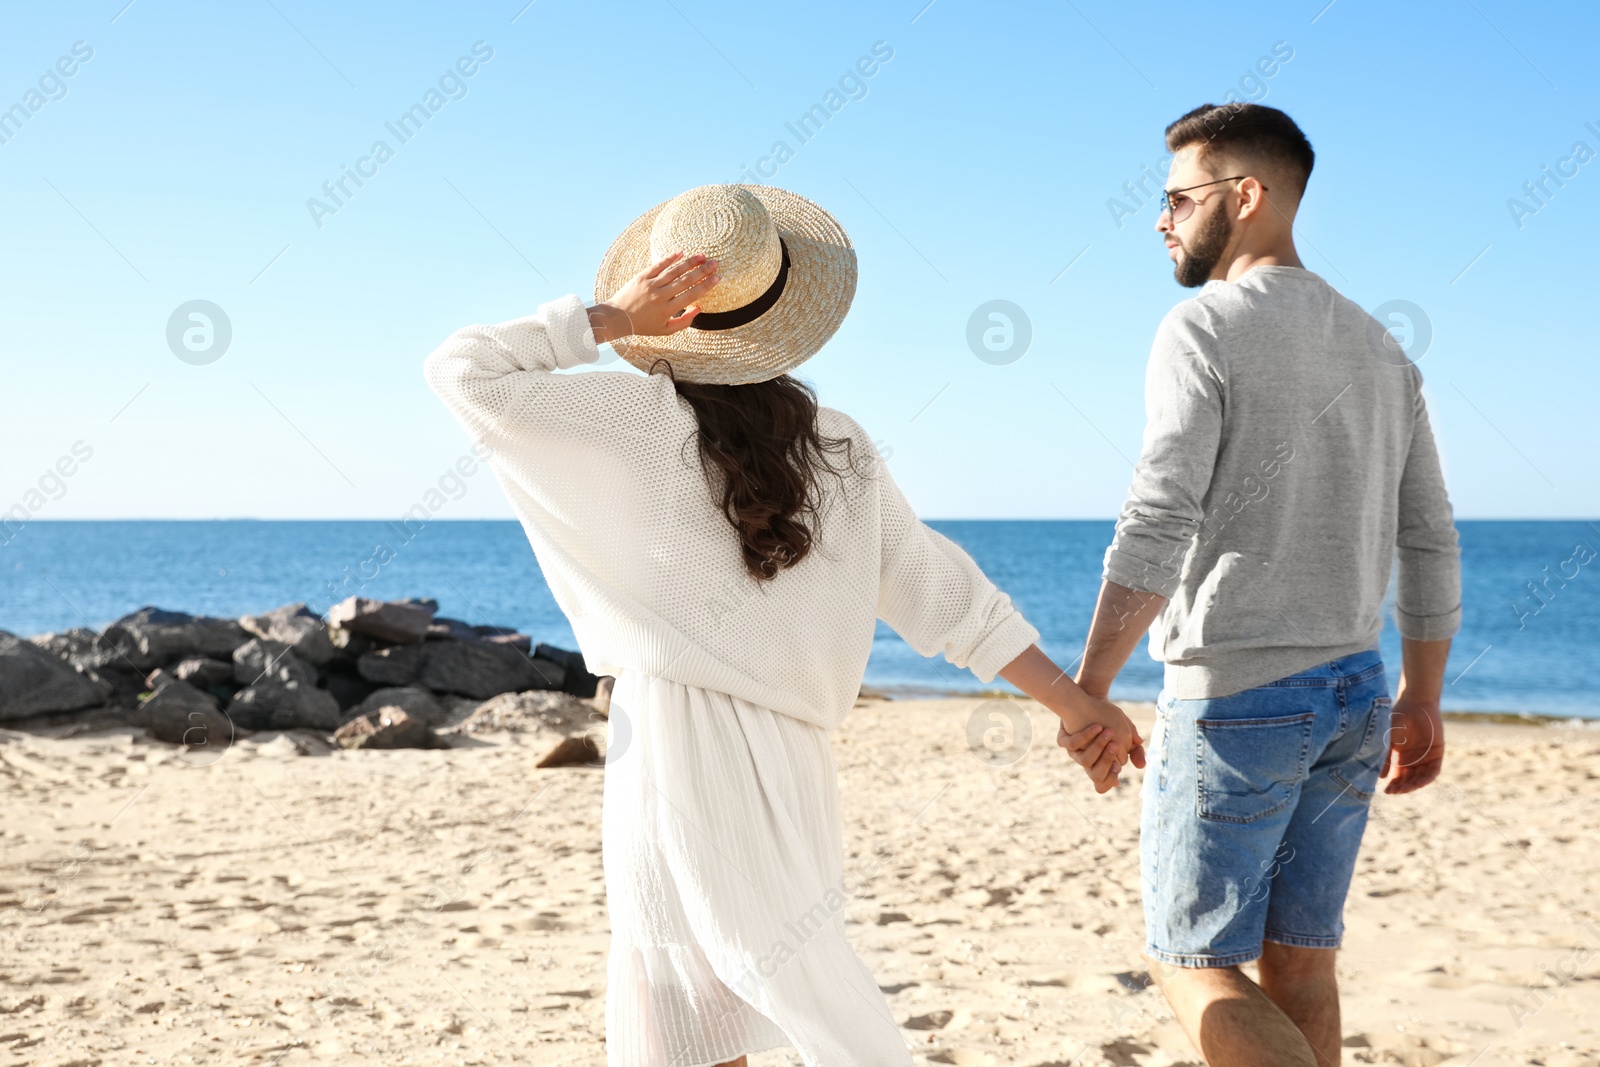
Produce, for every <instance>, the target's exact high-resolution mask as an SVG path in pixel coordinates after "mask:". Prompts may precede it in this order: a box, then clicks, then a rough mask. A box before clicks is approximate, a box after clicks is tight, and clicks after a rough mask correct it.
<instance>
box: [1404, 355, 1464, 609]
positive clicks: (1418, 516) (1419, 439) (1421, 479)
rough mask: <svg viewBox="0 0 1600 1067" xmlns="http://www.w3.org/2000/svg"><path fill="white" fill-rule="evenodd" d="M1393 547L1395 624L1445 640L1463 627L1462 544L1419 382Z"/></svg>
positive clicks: (1419, 382)
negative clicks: (1396, 580) (1397, 564)
mask: <svg viewBox="0 0 1600 1067" xmlns="http://www.w3.org/2000/svg"><path fill="white" fill-rule="evenodd" d="M1395 546H1396V549H1397V551H1398V553H1399V558H1400V575H1399V583H1398V587H1397V589H1396V593H1395V606H1394V615H1395V625H1396V626H1397V627H1398V628H1399V630H1400V636H1402V637H1409V638H1411V639H1412V640H1414V641H1443V640H1444V639H1445V638H1447V637H1454V636H1455V634H1456V631H1457V630H1459V629H1460V628H1461V549H1460V546H1459V542H1458V539H1457V536H1456V527H1455V521H1454V513H1453V511H1452V509H1451V507H1450V497H1449V495H1448V494H1447V493H1446V492H1445V485H1444V472H1443V471H1442V470H1441V468H1440V465H1439V450H1438V448H1437V447H1436V446H1435V445H1434V441H1433V428H1432V426H1431V425H1430V423H1429V421H1428V406H1427V403H1426V402H1425V401H1424V400H1423V398H1422V386H1421V381H1420V377H1419V380H1418V382H1417V393H1416V400H1415V420H1414V422H1413V424H1412V430H1411V450H1410V452H1409V453H1408V454H1407V456H1406V465H1405V469H1404V470H1403V471H1402V472H1401V475H1400V506H1399V522H1398V526H1397V530H1396V533H1395Z"/></svg>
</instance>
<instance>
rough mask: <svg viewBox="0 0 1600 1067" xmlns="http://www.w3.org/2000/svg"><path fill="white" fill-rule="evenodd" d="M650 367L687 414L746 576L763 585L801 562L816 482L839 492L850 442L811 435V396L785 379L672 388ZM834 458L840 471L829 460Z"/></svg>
mask: <svg viewBox="0 0 1600 1067" xmlns="http://www.w3.org/2000/svg"><path fill="white" fill-rule="evenodd" d="M656 367H658V368H659V367H664V368H665V369H666V371H667V374H668V375H669V376H670V377H671V378H672V384H673V387H674V388H676V389H677V391H678V395H679V396H681V397H682V398H683V399H684V400H686V401H688V403H689V406H690V407H691V408H693V409H694V414H695V420H696V421H697V423H698V424H699V429H698V431H697V432H696V433H695V434H694V438H693V439H694V440H695V441H697V442H698V444H699V452H700V466H701V469H702V470H704V471H705V474H706V478H707V479H708V480H709V482H710V484H711V486H712V489H713V492H715V491H716V489H717V488H719V487H720V489H721V493H722V513H723V514H724V515H726V516H727V518H728V522H729V523H730V524H732V526H733V528H734V529H735V530H736V531H738V534H739V549H740V552H741V553H742V554H743V557H744V566H745V570H747V571H748V572H749V573H750V575H751V576H752V577H754V578H756V579H758V580H760V581H767V580H770V579H772V578H775V577H777V575H778V572H779V571H780V570H783V569H785V568H788V567H793V566H794V565H795V564H797V563H799V562H800V561H801V560H803V559H805V558H806V555H807V554H808V553H809V552H810V551H811V549H812V546H813V539H814V530H813V527H812V523H813V522H814V521H815V519H816V518H817V515H818V508H819V507H820V505H821V501H822V494H821V488H822V487H821V484H820V482H821V478H820V475H821V474H822V472H824V471H827V472H829V473H832V474H833V475H835V476H836V477H838V478H839V479H840V483H841V486H842V484H843V471H845V470H850V469H852V468H853V467H854V465H855V458H856V457H855V449H854V442H853V441H851V439H850V438H848V437H824V436H823V435H822V433H821V431H819V430H818V428H817V395H816V393H815V391H813V390H812V388H811V387H810V386H809V385H807V384H806V383H805V382H802V381H800V380H799V379H798V378H791V377H790V376H789V375H787V374H784V375H780V376H779V377H777V378H772V379H769V380H767V381H764V382H755V383H751V384H748V385H707V384H704V383H700V382H680V381H678V380H677V376H676V375H674V374H672V368H671V366H670V365H669V364H667V363H666V361H665V360H662V361H659V362H658V363H657V364H656ZM684 443H685V445H687V444H688V442H687V441H686V442H684ZM840 452H842V453H843V454H844V467H843V468H838V467H835V466H834V464H833V461H832V458H831V457H832V456H834V455H836V454H838V453H840Z"/></svg>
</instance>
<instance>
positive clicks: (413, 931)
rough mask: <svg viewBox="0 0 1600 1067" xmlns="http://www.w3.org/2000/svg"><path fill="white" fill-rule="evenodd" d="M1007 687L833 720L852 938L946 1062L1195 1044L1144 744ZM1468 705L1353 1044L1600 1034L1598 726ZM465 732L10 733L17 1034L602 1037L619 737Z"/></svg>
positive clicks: (1354, 937)
mask: <svg viewBox="0 0 1600 1067" xmlns="http://www.w3.org/2000/svg"><path fill="white" fill-rule="evenodd" d="M980 704H982V701H981V700H980V699H940V700H926V701H884V700H878V699H867V700H863V701H861V702H860V703H859V705H858V706H857V708H856V709H855V711H854V713H853V714H852V715H851V717H850V718H849V719H848V720H847V722H846V724H845V725H844V727H843V728H842V729H841V730H840V731H839V733H838V735H837V737H836V754H837V759H838V766H839V776H840V780H841V785H842V789H843V795H844V804H843V809H844V815H845V842H846V850H847V858H846V867H847V870H848V871H849V872H850V873H851V876H852V881H853V882H854V883H855V884H859V885H860V886H862V889H861V891H860V892H859V893H858V894H857V895H856V896H855V897H854V898H853V899H851V900H850V902H849V904H848V910H847V912H846V914H847V918H848V922H849V926H850V930H851V937H852V940H853V941H854V943H855V944H856V946H857V947H858V949H859V950H860V952H861V953H862V955H863V957H864V958H865V959H866V960H867V962H868V964H869V966H870V967H871V968H872V969H873V971H874V972H875V973H876V975H877V977H878V980H879V982H880V984H881V985H882V987H883V989H884V991H885V993H886V994H887V996H888V1000H889V1003H890V1004H891V1005H892V1007H893V1009H894V1012H895V1014H896V1017H897V1018H898V1019H899V1020H900V1021H901V1023H902V1025H903V1026H904V1028H905V1033H906V1035H907V1036H908V1038H910V1039H911V1040H912V1041H913V1042H914V1043H915V1047H916V1048H917V1049H918V1050H919V1051H918V1055H919V1057H920V1058H919V1060H918V1062H919V1063H920V1062H926V1063H940V1064H957V1065H961V1067H976V1065H1005V1064H1017V1065H1022V1067H1067V1065H1069V1064H1070V1065H1074V1067H1096V1065H1139V1067H1166V1065H1174V1064H1194V1063H1198V1062H1199V1061H1198V1057H1197V1056H1196V1055H1195V1054H1194V1053H1192V1052H1191V1051H1190V1050H1189V1048H1188V1044H1187V1041H1186V1040H1185V1038H1184V1037H1183V1035H1182V1033H1181V1032H1180V1031H1179V1030H1178V1029H1177V1027H1176V1025H1175V1023H1174V1022H1173V1021H1172V1017H1171V1015H1170V1013H1169V1012H1168V1011H1167V1010H1166V1007H1165V1003H1164V1002H1163V1000H1162V999H1161V996H1160V993H1159V992H1158V991H1156V990H1155V989H1153V988H1147V986H1146V981H1147V977H1146V975H1145V972H1144V967H1143V965H1142V963H1141V960H1140V955H1139V948H1140V944H1141V936H1140V935H1141V921H1140V913H1139V892H1138V874H1137V872H1138V867H1137V853H1136V849H1137V813H1138V793H1137V784H1138V772H1134V774H1133V775H1132V777H1131V778H1130V779H1128V780H1127V782H1126V784H1125V785H1124V786H1123V788H1121V789H1120V790H1119V791H1118V792H1117V793H1115V794H1113V795H1109V796H1105V797H1097V796H1095V795H1094V793H1093V792H1092V790H1091V789H1090V788H1089V786H1088V783H1087V782H1086V781H1085V780H1084V779H1083V777H1082V775H1081V773H1080V772H1079V771H1078V770H1077V769H1076V768H1075V767H1073V766H1072V765H1071V764H1070V763H1069V762H1068V760H1067V759H1066V757H1065V754H1064V753H1062V752H1061V751H1060V750H1058V749H1056V748H1055V747H1054V726H1053V723H1054V720H1053V718H1051V717H1050V716H1049V715H1048V714H1047V713H1045V712H1044V711H1043V710H1042V709H1040V708H1039V707H1037V706H1036V705H1033V704H1031V703H1027V702H1017V703H1015V704H1010V703H1008V704H1007V705H1005V706H1006V707H1010V708H1013V709H1025V710H1026V711H1027V713H1028V714H1027V721H1028V722H1029V723H1030V724H1031V731H1032V734H1033V736H1032V739H1031V743H1027V739H1026V738H1018V739H1016V742H1015V744H1014V751H1012V752H1010V753H1009V754H1007V755H1005V756H1002V757H1000V758H999V759H995V758H991V759H990V760H985V759H982V758H980V757H979V756H978V755H977V754H975V753H974V751H973V750H972V747H971V746H970V745H969V742H968V737H969V724H971V722H972V720H973V717H974V711H975V710H976V709H979V706H980ZM988 710H991V709H984V712H986V711H988ZM1130 712H1132V713H1133V714H1134V715H1135V718H1136V719H1138V720H1139V721H1141V723H1143V724H1145V725H1148V723H1149V720H1150V717H1151V709H1150V708H1149V707H1139V706H1130ZM994 721H995V722H1000V721H1002V720H994ZM988 724H989V720H988V719H987V716H986V715H985V714H983V713H980V715H979V732H981V730H982V729H985V728H987V726H988ZM1450 729H1451V733H1450V740H1451V744H1452V749H1451V753H1450V756H1449V761H1448V764H1447V768H1446V772H1445V777H1444V779H1443V780H1442V781H1441V783H1440V784H1438V785H1436V786H1434V787H1432V788H1430V789H1427V790H1425V791H1424V792H1422V793H1420V794H1416V795H1413V796H1409V797H1401V798H1388V797H1382V796H1380V797H1379V798H1378V800H1377V801H1376V802H1375V808H1374V815H1373V821H1372V825H1371V828H1370V829H1369V831H1368V836H1367V845H1366V848H1365V850H1364V853H1363V856H1362V860H1361V863H1360V866H1359V868H1358V871H1357V874H1356V882H1355V886H1354V888H1353V890H1352V892H1351V897H1350V903H1349V907H1348V909H1347V923H1348V927H1349V929H1348V933H1347V937H1346V945H1345V952H1344V954H1343V958H1342V964H1341V974H1342V978H1343V983H1344V990H1345V1031H1346V1033H1347V1035H1348V1038H1347V1040H1346V1045H1347V1050H1346V1051H1347V1056H1346V1062H1353V1063H1395V1064H1408V1065H1421V1067H1434V1065H1440V1064H1459V1065H1463V1067H1464V1065H1467V1064H1476V1065H1478V1067H1491V1065H1502V1064H1505V1065H1511V1064H1515V1065H1526V1064H1542V1065H1545V1067H1579V1065H1592V1064H1597V1063H1600V1051H1597V1050H1600V1032H1597V1031H1600V906H1597V905H1596V903H1595V900H1596V894H1597V891H1600V864H1596V862H1595V846H1596V843H1597V838H1596V832H1595V825H1596V822H1597V816H1600V790H1597V788H1596V786H1597V783H1596V778H1597V776H1600V728H1596V727H1594V726H1592V725H1591V726H1584V727H1580V726H1571V725H1564V724H1559V723H1557V724H1549V725H1505V724H1498V723H1491V722H1482V721H1461V720H1456V721H1452V722H1451V724H1450ZM992 740H993V738H991V741H992ZM1009 741H1010V739H1007V738H1002V739H1001V741H1000V743H999V744H998V745H996V744H991V746H990V749H985V750H984V751H990V750H991V749H994V748H1003V747H1004V746H1005V744H1007V743H1008V742H1009ZM468 744H470V746H471V747H460V748H453V749H449V750H439V751H415V750H402V751H343V750H338V749H332V748H330V747H329V746H328V745H327V744H326V743H324V742H321V741H319V740H318V739H317V738H316V737H315V735H312V734H309V733H303V732H293V733H265V734H256V735H254V736H252V737H249V738H247V739H244V740H242V741H241V742H240V743H238V744H237V745H235V746H234V748H233V749H232V750H230V751H228V752H227V753H226V754H224V755H222V757H221V758H219V759H215V760H204V759H202V760H196V759H193V758H192V757H191V758H187V759H186V758H185V757H184V756H183V755H182V750H181V749H178V748H176V747H174V746H171V745H167V744H163V743H160V742H156V741H153V740H150V739H149V738H147V737H145V736H144V735H143V734H142V733H141V732H140V731H138V730H136V729H133V728H130V727H115V726H110V725H107V726H102V727H92V728H88V729H85V728H84V727H83V726H82V725H81V724H80V725H72V724H65V723H62V724H56V725H54V726H50V727H37V726H36V727H32V728H25V729H10V730H5V731H0V785H3V789H4V810H5V813H6V816H5V819H4V822H3V826H0V834H3V837H0V840H3V842H4V849H3V852H0V872H3V873H0V913H3V914H4V924H3V927H0V929H3V934H4V937H5V939H6V951H5V952H4V954H3V955H0V959H3V960H4V961H5V962H4V973H3V979H4V988H3V989H0V1046H3V1047H4V1049H5V1054H4V1055H5V1059H4V1060H3V1062H4V1063H5V1064H9V1065H17V1067H20V1065H23V1064H28V1065H34V1064H37V1065H41V1067H43V1065H50V1067H67V1065H76V1067H88V1065H94V1064H105V1065H122V1064H145V1063H152V1064H155V1063H219V1064H222V1063H240V1064H281V1065H284V1067H293V1065H295V1064H303V1063H313V1062H325V1061H345V1062H350V1061H355V1062H363V1063H375V1064H384V1065H402V1064H512V1063H516V1064H525V1065H526V1064H533V1065H552V1067H554V1065H574V1067H582V1065H597V1064H603V1063H604V1062H605V1050H604V1044H603V1038H604V1001H605V953H606V947H607V938H608V935H607V920H606V907H605V893H604V883H603V880H602V876H601V864H600V839H599V825H600V800H601V788H602V782H603V774H604V771H603V770H602V769H599V768H595V767H569V768H562V769H549V770H538V769H535V768H534V762H535V760H536V759H537V758H538V756H539V755H540V754H541V752H542V746H543V742H542V741H541V739H539V738H538V737H536V736H535V735H526V734H521V735H519V734H490V735H480V736H478V737H477V738H474V739H471V740H470V741H469V742H468ZM1018 753H1020V755H1019V756H1018V758H1016V759H1015V760H1014V761H1011V762H1005V760H1006V759H1009V756H1010V755H1017V754H1018ZM798 1062H799V1061H798V1060H797V1059H795V1058H794V1057H792V1056H791V1055H790V1054H789V1053H787V1052H785V1051H771V1052H766V1053H762V1054H760V1055H758V1056H755V1057H752V1063H753V1064H756V1065H759V1067H776V1065H780V1064H791V1063H795V1064H797V1063H798Z"/></svg>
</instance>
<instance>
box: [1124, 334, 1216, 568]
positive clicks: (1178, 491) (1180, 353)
mask: <svg viewBox="0 0 1600 1067" xmlns="http://www.w3.org/2000/svg"><path fill="white" fill-rule="evenodd" d="M1181 306H1182V305H1180V308H1181ZM1175 310H1176V309H1175ZM1186 332H1187V331H1184V330H1182V328H1181V327H1180V326H1179V325H1178V320H1177V319H1176V318H1175V315H1172V314H1169V315H1168V317H1167V318H1166V319H1165V320H1163V321H1162V324H1161V328H1160V329H1159V330H1158V331H1157V332H1156V340H1155V344H1154V345H1153V346H1152V347H1151V350H1150V364H1149V368H1148V369H1147V371H1146V373H1145V431H1144V446H1143V449H1142V450H1141V453H1140V456H1139V462H1138V465H1137V466H1135V467H1134V471H1133V484H1132V486H1131V487H1130V488H1129V490H1128V499H1127V502H1126V503H1125V504H1123V506H1122V514H1121V515H1120V516H1119V517H1118V519H1117V531H1116V535H1115V536H1114V537H1113V538H1112V541H1111V547H1110V548H1108V549H1106V556H1105V570H1104V577H1105V579H1106V580H1107V581H1110V582H1115V583H1117V584H1118V585H1122V586H1126V587H1128V588H1129V589H1137V590H1139V591H1140V592H1145V593H1155V594H1157V595H1159V596H1164V597H1167V598H1169V599H1170V598H1171V596H1172V594H1173V593H1175V592H1176V591H1177V588H1178V580H1179V577H1180V575H1181V574H1182V572H1183V560H1184V557H1185V556H1187V555H1188V552H1189V546H1190V544H1191V543H1192V542H1193V541H1194V536H1195V531H1196V529H1197V528H1198V527H1199V524H1200V520H1201V519H1202V518H1204V516H1205V506H1204V501H1205V497H1206V492H1207V490H1209V489H1210V488H1211V476H1212V473H1213V471H1214V470H1215V468H1216V462H1217V449H1218V447H1219V446H1220V442H1221V439H1222V414H1223V411H1222V407H1223V396H1222V382H1221V379H1220V376H1219V375H1218V373H1217V371H1216V370H1215V368H1214V367H1213V366H1212V365H1211V364H1210V363H1209V362H1208V361H1207V360H1206V359H1205V358H1204V356H1202V355H1201V353H1200V351H1199V348H1198V346H1197V345H1196V344H1195V342H1194V340H1193V339H1191V338H1189V337H1186V336H1184V334H1185V333H1186Z"/></svg>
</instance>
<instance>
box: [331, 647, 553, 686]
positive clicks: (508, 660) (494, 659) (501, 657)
mask: <svg viewBox="0 0 1600 1067" xmlns="http://www.w3.org/2000/svg"><path fill="white" fill-rule="evenodd" d="M363 663H365V658H364V659H363ZM361 673H362V674H363V675H364V676H366V677H368V678H373V676H372V675H371V674H370V673H368V672H367V671H366V670H365V669H363V670H362V672H361ZM565 676H566V671H565V670H564V669H563V668H562V667H561V665H560V664H557V663H551V662H550V661H549V660H541V659H532V658H529V657H528V656H525V655H523V654H522V653H521V652H518V651H517V650H516V649H513V648H507V647H505V646H503V645H493V644H487V643H485V644H469V643H467V642H464V641H431V642H429V643H428V644H427V645H425V646H424V647H423V649H422V672H421V674H419V675H417V676H416V677H415V681H417V682H418V683H420V684H421V685H422V686H423V687H424V688H427V689H432V690H433V691H434V692H436V693H459V694H460V695H462V696H469V697H475V698H476V699H478V700H487V699H489V698H490V697H492V696H496V695H498V694H500V693H519V692H522V691H523V690H526V689H560V688H561V684H562V682H563V681H565ZM373 680H374V681H377V680H379V679H376V678H373ZM400 684H404V683H400Z"/></svg>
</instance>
